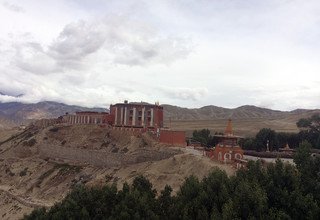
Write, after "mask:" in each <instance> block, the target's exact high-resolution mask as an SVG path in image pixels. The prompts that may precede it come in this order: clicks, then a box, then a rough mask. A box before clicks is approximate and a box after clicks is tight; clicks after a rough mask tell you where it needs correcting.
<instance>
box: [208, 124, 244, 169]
mask: <svg viewBox="0 0 320 220" xmlns="http://www.w3.org/2000/svg"><path fill="white" fill-rule="evenodd" d="M215 137H218V138H219V139H220V140H219V143H218V144H217V145H216V146H215V148H214V149H213V150H212V151H211V153H210V154H211V155H210V157H211V158H214V159H215V160H218V161H221V162H225V163H230V162H235V160H241V159H243V150H242V149H241V147H240V146H239V145H238V140H239V139H240V138H241V137H240V136H235V135H234V134H233V131H232V122H231V119H229V121H228V125H227V128H226V130H225V133H224V135H215Z"/></svg>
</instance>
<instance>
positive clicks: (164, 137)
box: [159, 130, 187, 146]
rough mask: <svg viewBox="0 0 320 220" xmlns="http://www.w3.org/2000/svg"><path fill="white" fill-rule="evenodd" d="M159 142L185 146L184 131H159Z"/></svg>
mask: <svg viewBox="0 0 320 220" xmlns="http://www.w3.org/2000/svg"><path fill="white" fill-rule="evenodd" d="M159 141H160V142H161V143H166V144H171V145H180V146H186V145H187V143H186V132H184V131H171V130H161V131H160V137H159Z"/></svg>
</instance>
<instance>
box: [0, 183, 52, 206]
mask: <svg viewBox="0 0 320 220" xmlns="http://www.w3.org/2000/svg"><path fill="white" fill-rule="evenodd" d="M0 191H1V192H4V193H5V194H6V195H7V196H8V197H10V198H12V199H14V200H16V201H18V202H19V203H21V204H22V205H24V206H28V207H31V208H40V207H51V206H53V204H52V203H50V202H47V201H43V200H38V199H32V198H30V197H25V196H23V195H19V194H17V193H15V192H13V191H12V190H11V187H9V186H6V185H0Z"/></svg>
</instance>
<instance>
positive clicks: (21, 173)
mask: <svg viewBox="0 0 320 220" xmlns="http://www.w3.org/2000/svg"><path fill="white" fill-rule="evenodd" d="M27 171H28V167H26V168H24V170H22V171H20V173H19V175H20V176H25V175H27Z"/></svg>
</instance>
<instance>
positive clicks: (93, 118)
mask: <svg viewBox="0 0 320 220" xmlns="http://www.w3.org/2000/svg"><path fill="white" fill-rule="evenodd" d="M113 121H114V118H113V116H112V115H110V114H109V113H107V112H90V111H85V112H76V113H75V114H66V115H64V116H63V122H64V123H68V124H110V125H112V124H113Z"/></svg>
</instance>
